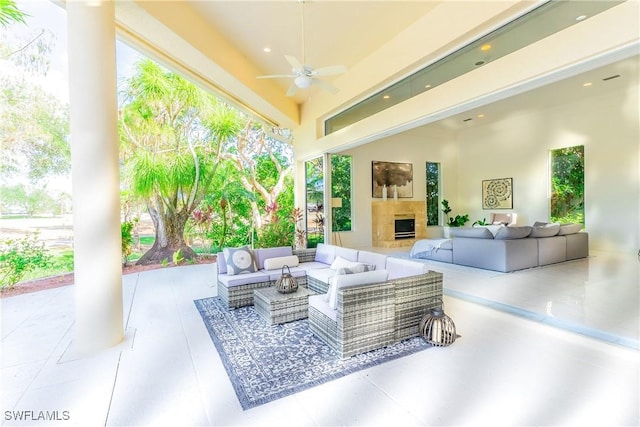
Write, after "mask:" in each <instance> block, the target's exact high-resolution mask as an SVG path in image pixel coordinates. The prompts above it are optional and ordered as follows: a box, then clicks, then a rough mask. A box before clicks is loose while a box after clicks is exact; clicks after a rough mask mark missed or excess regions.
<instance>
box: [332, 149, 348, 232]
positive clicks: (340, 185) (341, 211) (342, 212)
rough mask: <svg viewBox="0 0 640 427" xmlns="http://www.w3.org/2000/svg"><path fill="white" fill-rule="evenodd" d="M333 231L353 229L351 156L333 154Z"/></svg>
mask: <svg viewBox="0 0 640 427" xmlns="http://www.w3.org/2000/svg"><path fill="white" fill-rule="evenodd" d="M331 200H332V206H331V214H332V215H333V216H332V221H333V222H332V223H331V227H332V228H333V231H351V156H341V155H332V156H331Z"/></svg>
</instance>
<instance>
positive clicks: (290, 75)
mask: <svg viewBox="0 0 640 427" xmlns="http://www.w3.org/2000/svg"><path fill="white" fill-rule="evenodd" d="M284 77H286V78H291V77H295V75H294V74H272V75H269V76H257V77H256V78H257V79H279V78H284Z"/></svg>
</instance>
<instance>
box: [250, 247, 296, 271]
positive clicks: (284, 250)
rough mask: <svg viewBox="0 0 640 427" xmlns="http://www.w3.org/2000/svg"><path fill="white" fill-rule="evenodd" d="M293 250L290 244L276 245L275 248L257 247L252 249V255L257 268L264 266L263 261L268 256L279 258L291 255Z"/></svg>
mask: <svg viewBox="0 0 640 427" xmlns="http://www.w3.org/2000/svg"><path fill="white" fill-rule="evenodd" d="M292 254H293V251H292V249H291V246H278V247H275V248H259V249H256V250H255V251H253V256H254V258H255V260H256V263H257V264H258V270H260V269H263V268H264V261H265V260H267V259H269V258H279V257H284V256H291V255H292Z"/></svg>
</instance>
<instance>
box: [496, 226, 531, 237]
mask: <svg viewBox="0 0 640 427" xmlns="http://www.w3.org/2000/svg"><path fill="white" fill-rule="evenodd" d="M529 234H531V227H529V226H528V225H524V226H521V227H502V228H501V229H500V230H498V232H497V233H496V237H495V239H496V240H513V239H523V238H525V237H527V236H528V235H529Z"/></svg>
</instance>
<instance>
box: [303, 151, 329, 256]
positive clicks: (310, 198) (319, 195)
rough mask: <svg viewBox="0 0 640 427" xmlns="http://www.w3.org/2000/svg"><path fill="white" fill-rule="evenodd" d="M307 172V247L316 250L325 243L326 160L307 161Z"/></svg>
mask: <svg viewBox="0 0 640 427" xmlns="http://www.w3.org/2000/svg"><path fill="white" fill-rule="evenodd" d="M304 171H305V191H306V200H305V211H306V212H305V213H306V222H305V225H306V229H307V246H308V247H310V248H315V247H316V246H317V245H318V243H324V225H325V224H324V221H325V219H324V160H323V157H316V158H315V159H311V160H307V161H306V162H305V163H304Z"/></svg>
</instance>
